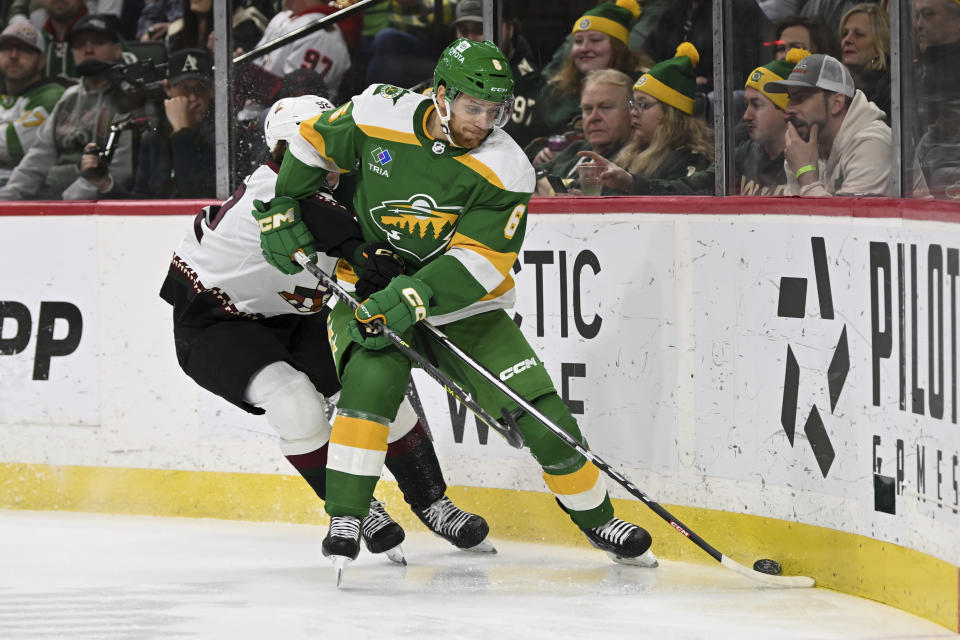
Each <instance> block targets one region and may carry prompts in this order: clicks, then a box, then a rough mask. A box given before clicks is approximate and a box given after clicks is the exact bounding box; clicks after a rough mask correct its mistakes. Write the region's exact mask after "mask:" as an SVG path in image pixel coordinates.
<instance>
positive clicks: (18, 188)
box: [0, 14, 133, 200]
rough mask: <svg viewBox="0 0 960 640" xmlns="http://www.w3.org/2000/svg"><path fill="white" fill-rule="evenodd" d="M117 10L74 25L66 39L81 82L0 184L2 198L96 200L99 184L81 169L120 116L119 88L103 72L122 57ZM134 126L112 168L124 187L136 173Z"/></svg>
mask: <svg viewBox="0 0 960 640" xmlns="http://www.w3.org/2000/svg"><path fill="white" fill-rule="evenodd" d="M118 23H119V21H118V20H117V18H116V16H113V15H99V14H92V15H88V16H85V17H83V18H82V19H81V20H80V21H79V22H77V23H76V24H75V25H73V27H72V28H71V29H70V33H69V34H68V35H67V42H68V43H69V44H70V48H71V50H72V52H73V56H74V63H75V64H76V69H77V73H78V74H80V77H81V79H80V82H79V83H78V84H76V85H74V86H72V87H70V88H68V89H67V90H66V91H65V92H64V94H63V96H62V97H61V98H60V101H59V102H57V104H56V106H55V107H54V109H53V113H51V114H50V117H49V118H48V119H47V121H46V122H44V123H43V125H41V127H40V131H39V132H38V137H37V141H36V142H35V143H34V145H33V146H32V147H31V148H30V150H29V151H28V152H27V153H26V155H25V156H24V158H23V160H21V161H20V164H18V165H17V168H16V169H14V170H13V173H12V174H11V175H10V179H9V180H8V181H7V184H6V185H5V186H4V187H2V188H0V200H32V199H41V200H59V199H61V198H62V199H64V200H92V199H95V198H96V196H97V189H96V187H95V186H94V185H93V184H91V183H90V182H89V181H88V180H87V179H86V178H85V177H83V176H81V174H80V169H79V166H78V165H79V160H80V156H81V155H82V154H83V153H84V152H85V149H86V147H87V145H88V144H89V143H91V142H92V143H96V145H97V146H98V147H100V148H102V147H104V146H105V145H106V143H107V137H108V135H109V133H110V131H109V130H110V124H111V122H112V121H113V120H114V117H115V116H117V115H118V114H117V108H116V105H115V103H114V100H115V96H116V93H117V89H115V88H114V87H113V86H112V85H111V84H110V83H109V82H108V80H107V78H106V76H105V75H104V72H105V71H106V69H108V68H109V67H110V66H111V65H113V64H115V63H116V62H117V61H119V60H120V54H121V49H122V45H121V44H120V42H119V35H118V29H117V27H118ZM132 149H133V142H132V136H131V133H130V132H125V133H123V134H121V135H120V137H119V140H118V143H117V147H116V149H115V153H114V155H113V163H112V165H111V173H112V174H113V177H114V179H116V180H117V181H118V182H120V184H121V185H123V186H124V187H125V188H129V187H130V181H131V179H132V177H133V161H132Z"/></svg>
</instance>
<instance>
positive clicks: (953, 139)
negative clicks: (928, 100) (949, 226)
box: [913, 85, 960, 200]
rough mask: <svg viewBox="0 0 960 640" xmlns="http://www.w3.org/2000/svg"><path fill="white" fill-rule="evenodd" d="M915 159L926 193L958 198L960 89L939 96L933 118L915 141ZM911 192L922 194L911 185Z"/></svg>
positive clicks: (959, 173) (959, 194) (959, 189)
mask: <svg viewBox="0 0 960 640" xmlns="http://www.w3.org/2000/svg"><path fill="white" fill-rule="evenodd" d="M917 161H918V163H919V168H920V170H921V171H922V173H923V178H924V181H925V183H926V186H927V188H928V189H929V193H930V194H931V195H933V197H935V198H941V199H944V198H945V199H950V200H958V199H960V89H958V88H957V87H956V85H954V86H953V89H952V91H950V92H949V93H945V94H943V95H941V96H940V105H939V108H938V109H937V118H936V120H934V121H933V123H932V124H931V125H930V126H929V127H928V128H927V130H926V132H925V133H924V134H923V136H922V137H921V138H920V142H919V143H918V144H917ZM913 195H925V194H923V193H922V191H919V192H918V190H917V188H916V185H915V186H914V194H913Z"/></svg>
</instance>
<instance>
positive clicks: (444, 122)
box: [430, 94, 460, 147]
mask: <svg viewBox="0 0 960 640" xmlns="http://www.w3.org/2000/svg"><path fill="white" fill-rule="evenodd" d="M430 99H431V100H433V106H434V108H435V109H436V110H437V117H438V118H440V130H441V131H443V135H444V136H446V138H447V142H449V143H450V145H451V146H454V147H458V146H460V145H458V144H457V143H456V142H454V141H453V137H452V136H451V135H450V109H451V108H452V107H451V104H450V102H449V101H447V99H446V98H444V100H443V103H444V104H443V106H444V107H446V112H447V114H446V115H443V114H442V113H440V105H439V104H437V95H436V94H432V95H431V96H430Z"/></svg>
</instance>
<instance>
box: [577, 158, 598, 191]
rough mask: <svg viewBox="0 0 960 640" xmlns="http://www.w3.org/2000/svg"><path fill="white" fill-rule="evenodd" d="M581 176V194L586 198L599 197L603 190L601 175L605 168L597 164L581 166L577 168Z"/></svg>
mask: <svg viewBox="0 0 960 640" xmlns="http://www.w3.org/2000/svg"><path fill="white" fill-rule="evenodd" d="M577 173H578V174H579V176H580V192H581V193H582V194H583V195H585V196H598V195H600V191H601V190H602V189H603V183H602V182H600V174H601V173H603V168H602V167H601V166H600V165H596V164H581V165H579V166H578V167H577Z"/></svg>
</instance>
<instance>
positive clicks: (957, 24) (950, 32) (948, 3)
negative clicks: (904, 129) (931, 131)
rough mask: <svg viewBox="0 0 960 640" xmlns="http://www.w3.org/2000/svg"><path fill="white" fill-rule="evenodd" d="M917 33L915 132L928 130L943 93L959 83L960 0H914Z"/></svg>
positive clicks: (948, 93) (935, 118) (950, 92)
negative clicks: (954, 71) (957, 75)
mask: <svg viewBox="0 0 960 640" xmlns="http://www.w3.org/2000/svg"><path fill="white" fill-rule="evenodd" d="M913 8H914V34H915V38H916V44H917V47H918V49H919V55H918V56H917V60H916V62H915V64H914V73H915V74H916V75H915V78H914V80H915V88H916V91H915V94H916V96H917V98H918V104H917V106H918V109H917V122H916V123H915V124H916V128H915V129H914V131H915V133H916V134H917V135H918V137H919V134H921V133H923V132H925V131H926V130H927V128H928V127H930V126H931V125H932V124H933V123H934V122H935V121H936V120H937V119H938V118H939V114H938V112H937V110H938V109H939V106H940V104H941V102H942V100H941V96H949V95H952V93H953V88H954V86H955V85H956V73H951V72H950V71H949V70H950V69H953V68H955V67H954V65H956V64H957V60H960V0H914V3H913Z"/></svg>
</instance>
